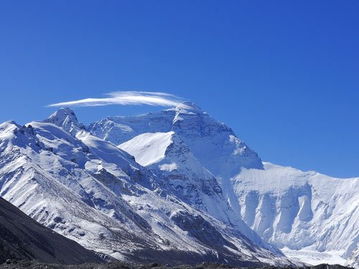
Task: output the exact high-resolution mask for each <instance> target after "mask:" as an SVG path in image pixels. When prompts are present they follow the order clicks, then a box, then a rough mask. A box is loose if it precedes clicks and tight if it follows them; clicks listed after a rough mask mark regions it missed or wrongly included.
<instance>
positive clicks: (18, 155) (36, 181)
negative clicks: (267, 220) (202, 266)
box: [0, 109, 287, 264]
mask: <svg viewBox="0 0 359 269" xmlns="http://www.w3.org/2000/svg"><path fill="white" fill-rule="evenodd" d="M157 177H158V176H157V175H155V174H153V172H151V171H150V170H148V169H146V168H144V167H142V166H141V165H139V164H138V163H137V162H135V159H134V158H133V157H132V156H131V155H129V154H128V153H126V152H124V151H123V150H121V149H119V148H117V147H116V146H115V145H113V144H111V143H109V142H107V141H105V140H102V139H100V138H97V137H95V136H93V135H91V134H90V133H88V132H87V131H85V130H84V128H83V127H82V126H81V125H80V124H78V122H77V119H76V117H75V115H74V114H73V112H72V111H70V110H68V109H63V110H59V111H58V112H56V113H55V114H53V115H52V116H51V117H50V118H49V119H47V120H45V121H44V122H31V123H29V124H27V125H25V126H19V125H17V124H16V123H14V122H6V123H3V124H1V125H0V196H1V197H3V198H5V199H6V200H8V201H10V202H11V203H13V204H14V205H16V206H18V207H19V208H20V209H21V210H22V211H23V212H25V213H26V214H28V215H29V216H31V217H32V218H34V219H35V220H37V221H39V222H40V223H42V224H44V225H45V226H47V227H49V228H51V229H54V230H55V231H56V232H58V233H60V234H62V235H65V236H66V237H68V238H71V239H74V240H75V241H77V242H79V243H80V244H81V245H83V246H85V247H86V248H89V249H92V250H96V251H98V252H102V253H105V254H108V255H112V256H113V257H115V258H118V259H122V260H131V261H146V262H149V261H151V260H153V261H160V262H163V263H195V262H200V261H212V262H221V263H232V264H256V263H260V262H270V263H287V260H286V259H285V258H284V257H283V256H282V255H281V253H279V252H278V251H276V250H275V249H274V248H272V247H270V246H268V245H266V244H264V243H262V242H261V241H258V242H253V241H251V240H250V239H248V238H247V237H245V236H244V235H243V234H242V233H241V232H240V231H238V230H236V229H234V228H233V227H231V226H229V225H227V224H226V223H224V222H222V221H221V220H219V219H216V218H214V217H213V216H210V215H209V214H207V213H206V212H205V211H200V210H198V209H197V208H196V207H193V206H191V205H190V204H188V203H185V202H184V201H183V200H181V199H178V198H176V197H175V195H173V193H171V192H170V191H168V190H166V189H162V188H161V184H160V183H161V180H158V179H157Z"/></svg>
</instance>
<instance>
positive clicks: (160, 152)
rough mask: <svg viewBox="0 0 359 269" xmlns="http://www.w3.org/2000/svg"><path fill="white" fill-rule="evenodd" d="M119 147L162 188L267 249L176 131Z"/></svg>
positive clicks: (144, 136) (143, 136)
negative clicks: (146, 169) (148, 170)
mask: <svg viewBox="0 0 359 269" xmlns="http://www.w3.org/2000/svg"><path fill="white" fill-rule="evenodd" d="M119 147H120V148H122V149H123V150H126V151H127V152H128V153H130V154H132V155H133V156H134V157H135V159H136V161H138V162H139V163H140V164H142V165H144V166H146V167H148V168H150V169H151V171H153V172H154V173H155V174H156V175H157V176H156V181H157V183H159V184H160V187H161V189H163V190H166V191H168V192H170V193H171V194H173V195H174V196H176V197H177V198H179V199H181V200H182V201H184V202H186V203H187V204H190V205H192V206H194V207H195V208H196V209H199V210H201V211H204V212H206V213H208V214H210V215H211V216H213V217H215V218H216V219H218V220H221V221H223V222H224V223H226V224H227V225H229V226H230V227H232V228H234V229H236V230H238V231H239V232H241V233H242V234H244V235H245V236H246V237H247V238H249V239H250V240H252V241H254V242H257V243H258V244H260V245H263V246H265V247H270V246H268V245H266V244H265V243H264V242H262V240H261V239H260V238H259V237H258V235H257V234H255V233H254V232H253V231H252V230H250V229H249V228H248V226H247V225H246V224H245V223H244V222H243V221H242V219H241V218H240V217H238V216H239V214H236V212H235V211H234V210H233V209H232V207H231V206H230V205H229V203H228V201H227V200H226V199H225V197H224V196H223V191H222V189H221V187H220V185H219V184H218V182H217V180H216V178H215V176H214V175H213V174H212V173H211V172H209V171H208V170H207V169H206V168H204V167H203V166H202V165H201V163H200V162H199V161H198V160H197V159H196V158H195V157H194V155H193V154H192V152H191V151H190V149H189V148H188V146H186V144H185V143H184V142H183V141H182V140H181V138H180V137H179V136H178V135H177V134H176V133H175V132H173V131H171V132H167V133H144V134H141V135H138V136H136V137H134V138H133V139H131V140H129V141H127V142H125V143H123V144H121V145H120V146H119Z"/></svg>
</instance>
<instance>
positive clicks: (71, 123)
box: [45, 107, 84, 133]
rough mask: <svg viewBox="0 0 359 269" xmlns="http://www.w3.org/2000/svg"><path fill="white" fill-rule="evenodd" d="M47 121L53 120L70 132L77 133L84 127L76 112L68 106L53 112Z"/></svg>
mask: <svg viewBox="0 0 359 269" xmlns="http://www.w3.org/2000/svg"><path fill="white" fill-rule="evenodd" d="M45 122H51V123H53V124H55V125H57V126H59V127H62V128H63V129H64V130H66V131H67V132H69V133H76V132H78V131H79V130H81V129H83V128H84V125H83V124H81V123H79V121H78V119H77V117H76V114H75V112H74V111H73V110H71V109H70V108H68V107H65V108H60V109H59V110H57V111H56V112H54V113H53V114H51V115H50V117H48V118H47V119H46V120H45Z"/></svg>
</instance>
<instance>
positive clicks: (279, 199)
mask: <svg viewBox="0 0 359 269" xmlns="http://www.w3.org/2000/svg"><path fill="white" fill-rule="evenodd" d="M188 107H192V108H190V109H189V108H188ZM89 130H90V131H91V132H92V133H93V134H95V135H97V136H99V137H101V138H104V139H106V140H108V141H111V142H113V143H114V144H117V145H120V147H121V148H122V149H124V150H126V151H128V152H129V153H130V154H132V155H134V156H135V158H136V159H138V161H139V162H142V161H143V160H145V161H146V162H143V164H144V165H147V166H148V167H149V168H150V169H151V170H153V171H155V170H157V171H158V172H159V171H162V173H163V174H167V177H168V178H169V182H171V184H172V185H171V186H174V188H175V189H176V186H179V188H180V189H181V188H183V186H186V184H183V182H184V181H183V180H182V181H181V180H178V179H181V178H188V177H189V176H188V175H191V173H193V177H192V179H191V180H188V181H187V182H197V184H199V183H200V182H203V180H202V178H206V177H203V176H200V173H199V174H198V171H207V172H206V173H207V174H210V175H211V176H212V177H213V178H215V180H216V181H217V182H218V185H219V187H220V189H221V192H222V194H221V195H222V197H224V200H225V201H226V204H227V205H228V207H229V208H230V210H231V211H232V212H233V216H236V218H241V219H243V220H244V221H245V222H246V223H247V224H248V225H249V226H250V227H252V228H253V229H254V230H255V231H256V232H257V233H258V234H259V235H260V236H262V237H263V238H264V239H265V240H268V241H269V242H271V243H273V244H275V245H276V246H278V247H280V248H281V249H282V250H283V251H284V252H285V253H287V254H288V255H290V256H292V257H294V258H295V257H297V258H298V257H299V258H300V259H301V260H304V261H307V262H309V263H321V262H331V263H335V262H340V263H346V262H347V260H348V261H349V260H351V261H355V259H356V254H355V253H358V250H357V249H358V242H359V237H358V232H359V226H358V225H359V215H358V206H359V196H358V195H357V190H358V189H359V188H358V187H359V186H358V184H359V183H358V181H359V180H358V179H356V178H353V179H335V178H331V177H328V176H324V175H320V174H318V173H315V172H302V171H299V170H296V169H293V168H287V167H280V166H275V165H271V164H268V163H266V164H265V167H264V166H263V164H262V162H261V160H260V158H259V157H258V155H257V154H256V153H255V152H254V151H252V150H251V149H249V148H248V147H247V146H246V145H245V144H244V143H243V142H241V141H240V140H239V139H238V138H237V136H236V135H235V134H234V133H233V131H232V130H231V129H230V128H229V127H227V126H226V125H224V124H222V123H219V122H218V121H216V120H214V119H212V118H211V117H210V116H209V115H208V114H207V113H205V112H203V111H201V110H200V109H199V108H198V107H197V106H195V105H193V104H190V103H186V104H185V105H184V106H181V105H180V106H178V107H176V108H172V109H168V110H165V111H161V112H157V113H150V114H146V115H139V116H131V117H110V118H106V119H103V120H100V121H98V122H96V123H93V124H91V125H90V126H89ZM174 137H175V138H176V139H177V140H179V141H181V143H183V144H184V145H185V146H181V147H180V148H182V151H183V149H184V148H186V150H185V151H187V152H189V154H190V156H191V157H189V156H187V155H186V153H184V152H180V153H179V154H175V157H173V154H170V152H171V150H167V152H166V151H164V149H165V148H167V149H170V148H171V146H170V145H173V144H179V143H172V144H171V141H172V140H173V138H174ZM170 138H171V141H170ZM172 142H173V141H172ZM155 150H159V151H158V152H155ZM154 156H155V157H154ZM180 156H186V157H185V158H184V159H185V160H184V161H183V162H181V161H179V159H180ZM194 163H195V164H196V165H195V167H196V168H193V164H194ZM179 164H180V165H179ZM199 167H200V168H199ZM195 170H196V171H197V172H194V171H195ZM172 178H173V179H172ZM189 178H191V177H189ZM178 182H180V183H178ZM191 184H192V183H191ZM194 189H196V188H194ZM197 189H198V188H197ZM192 193H195V192H193V191H192ZM177 196H178V197H181V195H179V194H178V193H177ZM196 197H200V195H197V196H196ZM219 199H222V198H219ZM200 200H201V199H200ZM212 201H213V200H212ZM201 202H203V203H204V204H206V203H208V204H207V206H206V205H204V206H203V207H202V208H206V207H207V208H209V207H211V205H210V203H209V202H208V201H206V199H202V200H201ZM190 203H191V204H193V205H195V204H196V203H194V202H193V201H192V202H191V201H190ZM220 204H221V203H217V205H220ZM222 205H223V203H222ZM222 205H220V207H222ZM207 212H208V213H209V214H211V215H212V216H215V217H216V218H220V217H218V216H217V215H216V212H215V211H210V210H208V211H207ZM223 212H225V210H224V211H223ZM298 250H300V251H298Z"/></svg>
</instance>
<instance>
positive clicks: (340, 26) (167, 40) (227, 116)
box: [0, 0, 359, 176]
mask: <svg viewBox="0 0 359 269" xmlns="http://www.w3.org/2000/svg"><path fill="white" fill-rule="evenodd" d="M358 14H359V1H357V0H346V1H340V0H337V1H330V0H323V1H319V0H318V1H287V0H283V1H267V0H263V1H259V0H258V1H250V0H246V1H241V0H235V1H208V0H201V1H196V0H188V1H184V0H181V1H179V0H178V1H175V0H173V1H168V0H166V1H159V0H153V1H151V0H144V1H133V0H129V1H121V0H116V1H109V0H107V1H100V0H98V1H89V0H86V1H80V0H76V1H72V0H70V1H65V0H61V1H48V0H44V1H36V0H35V1H14V0H9V1H4V0H2V1H1V2H0V93H1V98H0V120H1V121H5V120H9V119H13V120H16V121H18V122H19V123H25V122H28V121H31V120H38V119H43V118H45V117H46V116H47V115H48V114H49V113H50V112H52V111H53V110H54V109H53V108H52V109H50V108H46V107H45V106H46V105H47V104H49V103H54V102H60V101H67V100H73V99H80V98H86V97H101V96H102V95H103V94H104V93H106V92H110V91H114V90H147V91H165V92H169V93H172V94H176V95H178V96H181V97H184V98H187V99H189V100H192V101H194V102H195V103H197V104H198V105H199V106H201V107H202V108H203V109H204V110H206V111H208V112H209V113H210V114H211V115H212V116H214V117H215V118H217V119H219V120H220V121H223V122H225V123H227V124H228V125H229V126H231V127H232V128H233V129H234V130H235V131H236V133H237V134H238V136H239V137H240V138H242V139H243V140H244V141H246V142H247V144H249V146H250V147H252V148H253V149H255V150H256V151H257V152H258V153H259V155H260V156H261V157H262V159H263V160H268V161H271V162H274V163H278V164H284V165H291V166H294V167H298V168H301V169H304V170H317V171H320V172H323V173H326V174H330V175H333V176H359V120H358V116H359V112H358V109H359V107H358V101H359V16H358ZM154 109H155V110H157V109H159V108H153V107H145V106H142V107H120V106H110V107H102V108H99V107H96V108H75V111H76V112H77V114H78V116H79V118H80V120H81V121H83V122H86V123H88V122H90V121H94V120H96V119H99V118H101V117H104V116H106V115H117V114H133V113H142V112H145V111H147V110H154Z"/></svg>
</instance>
